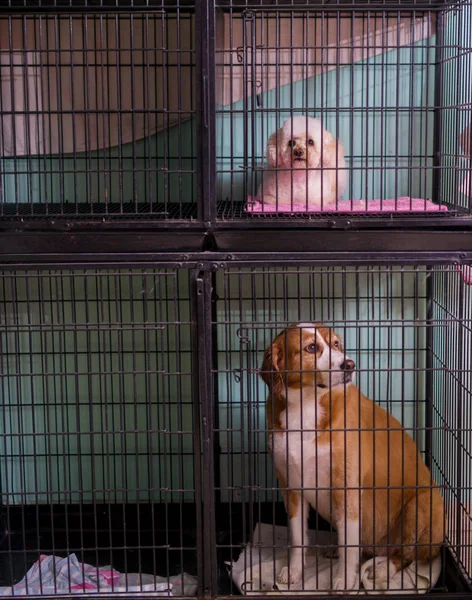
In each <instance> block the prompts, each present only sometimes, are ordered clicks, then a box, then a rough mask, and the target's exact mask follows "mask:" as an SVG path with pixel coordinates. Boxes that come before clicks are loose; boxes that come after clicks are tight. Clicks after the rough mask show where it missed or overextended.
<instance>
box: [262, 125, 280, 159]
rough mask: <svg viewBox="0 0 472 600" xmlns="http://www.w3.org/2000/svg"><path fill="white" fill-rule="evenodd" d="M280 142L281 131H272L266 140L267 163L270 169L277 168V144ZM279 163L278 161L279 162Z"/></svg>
mask: <svg viewBox="0 0 472 600" xmlns="http://www.w3.org/2000/svg"><path fill="white" fill-rule="evenodd" d="M281 141H282V130H281V129H279V130H278V131H274V133H273V134H272V135H271V136H270V137H269V139H268V140H267V150H266V156H267V162H268V163H269V165H270V166H271V167H275V166H277V154H278V151H279V148H278V144H280V142H281ZM279 162H280V161H279Z"/></svg>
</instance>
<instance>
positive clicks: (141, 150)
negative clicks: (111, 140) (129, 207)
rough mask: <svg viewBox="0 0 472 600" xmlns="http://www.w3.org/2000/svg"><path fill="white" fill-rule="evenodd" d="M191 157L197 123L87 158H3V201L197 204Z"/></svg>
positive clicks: (178, 127) (1, 169) (193, 154)
mask: <svg viewBox="0 0 472 600" xmlns="http://www.w3.org/2000/svg"><path fill="white" fill-rule="evenodd" d="M195 155H196V135H195V120H194V119H191V120H188V121H185V122H183V123H181V124H180V125H176V126H174V127H171V128H169V129H168V130H166V131H165V132H160V133H157V134H156V135H152V136H150V137H149V138H144V139H141V140H138V141H137V142H136V143H135V144H134V145H133V144H124V145H123V146H119V147H114V148H106V149H104V150H99V151H96V152H90V153H89V154H88V155H87V154H86V153H78V154H77V156H76V157H74V156H72V155H66V156H65V157H64V158H62V159H60V158H59V157H57V156H43V157H20V158H4V159H3V160H1V163H0V172H1V178H2V180H1V181H2V191H1V193H2V201H3V202H4V203H12V202H20V203H21V202H26V203H57V202H61V201H62V202H63V203H71V204H72V205H74V204H75V203H76V202H77V203H84V204H90V203H92V202H117V203H120V202H121V203H127V202H136V203H151V202H177V203H179V204H181V203H189V202H195V189H196V188H195V186H196V181H195V169H196V161H195ZM179 157H180V158H179ZM164 168H166V169H167V171H163V169H164ZM176 171H178V172H176Z"/></svg>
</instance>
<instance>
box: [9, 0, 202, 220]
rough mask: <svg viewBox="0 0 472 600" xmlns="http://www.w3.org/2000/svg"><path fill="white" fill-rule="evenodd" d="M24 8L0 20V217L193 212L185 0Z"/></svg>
mask: <svg viewBox="0 0 472 600" xmlns="http://www.w3.org/2000/svg"><path fill="white" fill-rule="evenodd" d="M21 5H23V3H21ZM21 5H20V6H21ZM126 5H127V6H128V11H127V12H126V10H125V8H126ZM8 6H10V5H8ZM11 6H13V5H11ZM16 6H17V7H18V5H16ZM24 6H25V12H23V13H22V12H18V13H16V12H15V13H12V14H8V12H5V13H4V14H2V16H1V18H0V35H1V38H2V49H1V50H0V69H1V96H0V113H1V120H0V156H1V162H0V180H1V183H0V188H1V195H0V216H1V217H18V216H21V217H24V218H27V217H44V216H48V215H51V216H61V215H64V216H67V217H71V216H74V215H75V216H80V217H84V216H93V215H96V216H103V215H108V214H111V215H114V216H115V217H116V216H119V215H123V216H126V217H127V218H130V216H132V215H152V217H153V218H154V219H158V220H160V219H164V220H169V219H184V218H186V219H189V218H194V217H195V216H196V112H195V111H196V83H195V68H196V67H195V64H196V56H195V47H196V40H195V18H194V12H195V10H194V4H193V3H188V2H183V3H179V2H173V3H168V2H159V3H157V2H154V3H152V4H146V8H147V11H146V12H143V11H138V12H130V9H131V8H132V7H133V6H134V5H133V4H132V3H131V4H130V3H129V2H128V3H121V2H116V3H105V4H102V3H93V2H92V3H87V2H82V3H77V2H67V3H58V4H56V3H53V4H51V3H47V2H46V3H44V2H43V3H42V2H39V3H37V2H35V3H33V4H32V3H29V4H28V3H24ZM33 6H36V7H37V9H38V10H39V9H40V8H42V9H45V8H48V7H49V8H50V9H51V10H49V11H47V12H39V13H37V12H31V11H30V12H28V11H26V8H28V7H29V8H31V7H33ZM113 6H115V7H116V8H120V9H121V10H120V12H116V11H115V12H114V13H113V12H112V11H111V10H108V11H107V12H96V9H97V8H100V7H101V8H102V9H103V10H105V9H106V8H107V7H108V8H112V7H113ZM137 6H138V5H137ZM137 6H136V7H134V8H137ZM143 6H144V5H143ZM143 6H142V7H143ZM65 7H69V8H70V9H77V10H76V12H70V11H69V12H66V11H65ZM61 8H62V10H61ZM94 8H95V10H92V9H94ZM88 9H90V11H88Z"/></svg>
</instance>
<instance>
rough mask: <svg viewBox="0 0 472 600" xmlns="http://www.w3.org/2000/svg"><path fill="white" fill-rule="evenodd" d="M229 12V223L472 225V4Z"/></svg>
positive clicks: (223, 96)
mask: <svg viewBox="0 0 472 600" xmlns="http://www.w3.org/2000/svg"><path fill="white" fill-rule="evenodd" d="M217 7H218V11H217V14H216V24H217V32H218V33H217V78H216V102H217V182H218V185H217V198H218V217H219V218H221V219H254V218H256V220H257V221H258V223H259V224H260V223H261V222H262V221H263V220H267V219H268V218H269V220H270V221H273V220H274V218H283V219H287V218H290V220H292V221H293V220H294V219H295V220H296V219H297V218H302V217H304V218H305V219H306V218H307V217H308V218H311V219H314V218H315V219H317V220H318V221H319V222H322V221H325V222H328V221H329V222H330V223H331V226H333V224H336V221H332V218H333V213H338V218H340V217H341V215H340V214H339V213H341V214H343V215H344V216H345V217H346V218H349V219H350V220H351V221H352V220H353V218H354V219H356V218H357V219H358V218H359V217H361V218H362V219H363V220H365V216H366V215H368V216H369V217H371V219H374V220H375V221H377V222H379V218H377V219H375V217H380V220H382V219H383V220H384V221H385V219H386V218H391V217H397V218H398V217H400V216H401V217H404V218H406V219H407V220H410V221H411V220H412V219H414V220H415V221H416V222H417V223H421V224H425V223H427V222H429V223H432V222H433V221H436V222H437V221H438V220H439V222H442V223H447V222H451V217H452V218H453V220H455V219H454V217H455V218H459V219H461V220H464V219H465V220H466V221H467V220H469V219H470V216H471V211H472V202H471V195H472V191H471V182H470V147H471V145H470V139H471V134H472V130H471V129H470V128H469V124H470V103H471V94H472V90H471V87H470V85H469V84H468V82H469V81H470V73H471V57H472V53H471V50H472V34H471V32H472V19H471V17H472V14H471V4H470V3H469V2H461V3H456V4H454V5H451V4H447V3H437V2H408V3H407V2H361V3H358V2H356V3H354V2H337V3H334V4H331V3H328V2H319V3H316V5H315V4H314V3H310V2H301V1H300V2H294V1H292V2H288V1H287V2H286V1H257V2H256V1H254V2H240V1H238V0H234V1H230V0H219V1H218V2H217ZM294 117H295V119H293V118H294ZM311 118H316V119H317V121H311V120H310V119H311ZM284 123H285V127H284V128H283V129H281V127H282V126H283V125H284ZM330 134H331V135H330ZM270 136H272V137H270ZM269 138H270V140H269ZM330 144H331V147H330ZM297 153H298V154H299V155H300V156H297ZM323 154H324V156H323ZM423 213H425V214H423ZM418 217H420V218H421V221H418ZM426 217H428V221H425V218H426ZM341 220H342V219H341Z"/></svg>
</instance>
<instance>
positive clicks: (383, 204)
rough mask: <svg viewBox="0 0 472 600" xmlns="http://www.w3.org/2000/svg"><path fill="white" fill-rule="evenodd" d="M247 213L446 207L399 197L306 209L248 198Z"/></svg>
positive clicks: (364, 211) (419, 199)
mask: <svg viewBox="0 0 472 600" xmlns="http://www.w3.org/2000/svg"><path fill="white" fill-rule="evenodd" d="M246 210H247V212H250V213H292V214H293V213H319V212H359V213H366V212H437V211H440V210H441V211H442V210H447V207H446V206H444V205H442V206H439V204H434V203H433V202H431V200H424V199H423V198H409V197H408V196H401V197H400V198H398V199H397V200H368V201H367V202H366V201H365V200H352V201H351V200H339V202H338V204H337V205H336V204H328V205H326V206H323V208H320V207H314V208H309V209H308V210H307V209H306V205H305V204H293V205H291V204H279V205H278V206H272V205H267V204H266V205H263V204H262V203H261V202H259V200H258V199H257V197H254V196H248V202H247V208H246Z"/></svg>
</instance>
